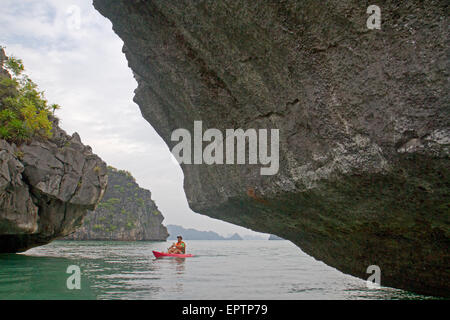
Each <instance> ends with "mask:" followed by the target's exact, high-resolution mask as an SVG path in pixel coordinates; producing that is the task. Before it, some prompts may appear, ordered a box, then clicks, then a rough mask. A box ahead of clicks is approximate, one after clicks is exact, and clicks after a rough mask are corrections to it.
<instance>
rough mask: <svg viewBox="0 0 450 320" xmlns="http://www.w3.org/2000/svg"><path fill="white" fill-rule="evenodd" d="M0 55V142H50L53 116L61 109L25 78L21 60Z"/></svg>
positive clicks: (0, 49) (1, 49)
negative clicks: (47, 140) (50, 103)
mask: <svg viewBox="0 0 450 320" xmlns="http://www.w3.org/2000/svg"><path fill="white" fill-rule="evenodd" d="M0 51H1V53H2V59H1V64H0V71H1V72H0V139H5V140H7V141H9V142H15V143H21V142H24V141H28V140H29V139H30V138H32V137H36V136H37V137H41V138H44V139H48V138H51V136H52V129H53V125H52V121H53V120H55V118H54V116H53V114H54V111H55V110H57V109H59V108H60V106H59V105H57V104H52V105H49V104H48V102H47V100H46V99H45V97H44V92H43V91H39V90H38V87H37V85H36V84H35V83H34V82H33V81H32V80H31V79H30V78H29V77H28V76H27V75H25V74H23V72H24V70H25V68H24V65H23V62H22V60H20V59H17V58H15V57H6V55H5V54H4V51H3V48H0ZM11 75H12V76H11Z"/></svg>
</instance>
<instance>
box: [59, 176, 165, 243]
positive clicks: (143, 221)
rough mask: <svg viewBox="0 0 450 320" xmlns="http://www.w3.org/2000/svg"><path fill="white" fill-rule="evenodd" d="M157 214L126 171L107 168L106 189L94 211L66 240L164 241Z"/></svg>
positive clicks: (144, 191)
mask: <svg viewBox="0 0 450 320" xmlns="http://www.w3.org/2000/svg"><path fill="white" fill-rule="evenodd" d="M163 220H164V217H163V216H162V214H161V212H159V210H158V208H157V207H156V204H155V202H153V200H152V199H151V193H150V191H149V190H146V189H143V188H140V187H139V185H138V184H137V183H136V181H135V180H134V178H133V177H132V176H131V174H130V173H129V172H127V171H123V170H117V169H115V168H112V167H108V188H107V190H106V192H105V196H104V197H103V200H102V201H101V202H100V203H99V205H98V206H97V209H95V210H94V211H91V212H89V213H88V214H87V216H86V218H85V219H84V222H83V225H82V226H81V228H79V229H78V230H76V232H74V233H73V234H71V235H69V236H68V237H66V238H65V239H67V240H122V241H136V240H166V239H167V237H168V235H169V234H168V233H167V229H166V227H165V226H163V225H162V224H161V222H162V221H163Z"/></svg>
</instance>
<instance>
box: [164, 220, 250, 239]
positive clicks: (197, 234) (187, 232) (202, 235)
mask: <svg viewBox="0 0 450 320" xmlns="http://www.w3.org/2000/svg"><path fill="white" fill-rule="evenodd" d="M167 231H168V232H169V238H168V240H175V239H176V238H177V236H178V235H181V236H183V240H244V239H243V238H242V237H241V236H240V235H239V234H237V233H235V234H233V235H232V236H230V237H223V236H221V235H220V234H218V233H216V232H214V231H199V230H195V229H191V228H190V229H185V228H183V227H181V226H177V225H173V224H169V225H167Z"/></svg>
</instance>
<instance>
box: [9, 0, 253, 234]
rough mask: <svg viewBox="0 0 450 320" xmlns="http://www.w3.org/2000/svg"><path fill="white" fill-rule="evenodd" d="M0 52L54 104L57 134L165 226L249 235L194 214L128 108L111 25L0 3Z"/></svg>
mask: <svg viewBox="0 0 450 320" xmlns="http://www.w3.org/2000/svg"><path fill="white" fill-rule="evenodd" d="M0 29H1V30H2V33H1V34H0V45H4V46H6V51H7V54H12V55H14V56H17V57H19V58H21V59H23V61H24V64H25V68H26V72H27V74H29V75H30V77H31V78H32V79H33V80H34V81H35V82H36V83H37V84H38V85H39V87H40V88H41V89H44V90H45V94H46V97H47V99H48V100H49V101H50V102H51V103H58V104H60V105H61V106H62V109H61V110H59V111H57V115H58V116H59V117H60V119H61V122H60V123H61V126H62V128H63V129H64V130H66V131H67V132H68V133H69V134H71V133H73V132H75V131H76V132H78V133H79V134H80V136H81V139H82V141H83V142H84V143H86V144H89V145H90V146H91V147H92V148H93V150H94V152H95V153H97V154H98V155H99V156H101V157H102V158H103V159H104V160H105V161H106V162H107V163H108V164H110V165H113V166H115V167H117V168H120V169H126V170H128V171H130V172H132V173H133V175H134V176H135V178H136V180H137V182H138V183H139V184H140V185H141V186H142V187H145V188H148V189H150V190H151V191H152V196H153V199H154V200H155V201H156V203H157V205H158V206H159V207H160V209H161V211H162V212H163V214H164V216H165V218H166V223H167V224H169V223H171V224H182V225H184V226H185V227H194V228H198V229H201V230H209V229H213V230H215V231H218V232H221V233H223V234H224V233H230V232H236V231H238V232H241V233H242V234H245V233H251V232H250V231H249V230H247V229H243V228H240V227H237V226H234V225H231V224H228V223H225V222H221V221H218V220H214V219H211V218H208V217H205V216H201V215H199V214H196V213H193V212H192V211H191V210H190V209H189V207H188V204H187V200H186V197H185V195H184V191H183V173H182V170H181V168H180V167H179V166H178V164H177V163H176V161H175V160H174V158H173V156H172V154H171V153H170V151H169V149H168V147H167V146H166V145H165V143H164V142H163V140H162V139H161V137H159V136H158V134H157V133H156V131H155V130H154V129H153V128H152V127H151V126H150V125H149V124H148V123H147V122H146V121H145V120H144V119H143V118H142V116H141V114H140V110H139V108H138V106H137V105H136V104H134V103H133V100H132V99H133V94H134V93H133V92H134V89H135V88H136V86H137V84H136V81H135V80H134V78H133V75H132V72H131V70H130V69H129V68H128V65H127V61H126V59H125V56H124V55H123V53H122V45H123V42H122V41H121V40H120V39H119V38H118V37H117V35H115V34H114V32H113V31H112V26H111V23H110V22H109V20H107V19H105V18H104V17H103V16H101V15H100V14H99V13H98V12H97V11H96V10H95V9H94V8H93V6H92V4H91V3H90V1H85V0H78V1H77V0H72V1H66V0H44V1H43V0H27V1H25V0H22V1H18V0H2V9H1V10H0Z"/></svg>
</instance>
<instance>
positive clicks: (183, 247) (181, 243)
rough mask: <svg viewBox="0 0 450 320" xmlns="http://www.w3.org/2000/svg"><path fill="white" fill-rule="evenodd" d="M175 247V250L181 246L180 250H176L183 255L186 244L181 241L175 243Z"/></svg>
mask: <svg viewBox="0 0 450 320" xmlns="http://www.w3.org/2000/svg"><path fill="white" fill-rule="evenodd" d="M176 246H177V248H178V247H180V246H181V249H180V248H178V249H180V250H181V251H182V252H183V253H185V252H186V243H184V242H183V241H180V242H177V243H176Z"/></svg>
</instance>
